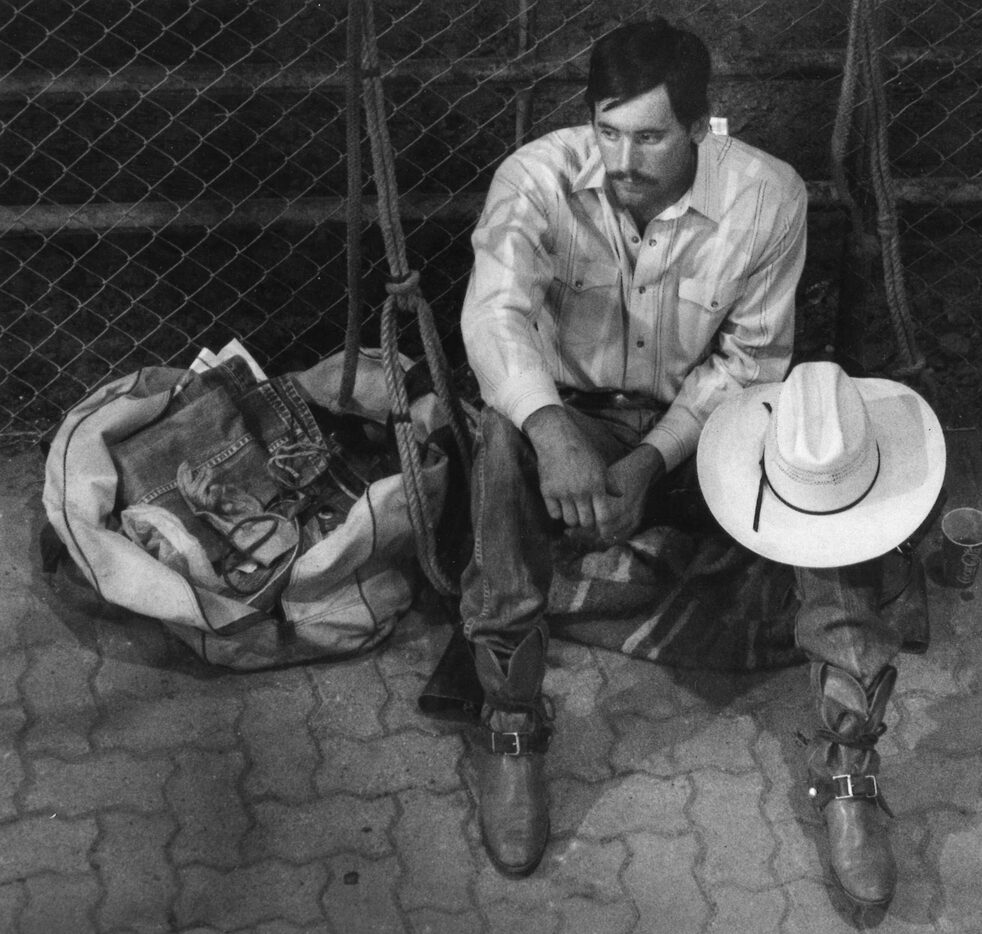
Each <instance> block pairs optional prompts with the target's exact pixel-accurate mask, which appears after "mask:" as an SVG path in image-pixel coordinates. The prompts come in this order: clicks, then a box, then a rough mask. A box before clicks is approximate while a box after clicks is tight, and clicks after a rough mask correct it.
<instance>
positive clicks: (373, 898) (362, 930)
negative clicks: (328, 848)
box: [321, 856, 405, 934]
mask: <svg viewBox="0 0 982 934" xmlns="http://www.w3.org/2000/svg"><path fill="white" fill-rule="evenodd" d="M328 866H329V869H330V881H329V883H328V885H327V886H326V888H325V890H324V893H323V896H322V899H321V902H322V905H323V908H324V912H325V913H326V915H327V918H328V919H329V920H330V921H331V923H332V924H333V925H334V927H335V929H336V930H337V931H339V932H343V934H379V932H382V931H402V930H404V929H405V926H404V924H403V919H402V917H401V915H400V912H399V907H398V903H397V900H396V894H395V890H396V886H397V885H398V881H399V874H400V867H399V864H398V862H397V860H396V859H395V857H391V856H390V857H387V858H386V859H383V860H377V861H372V860H366V859H365V858H364V857H361V856H336V857H334V858H333V859H332V860H330V862H329V864H328Z"/></svg>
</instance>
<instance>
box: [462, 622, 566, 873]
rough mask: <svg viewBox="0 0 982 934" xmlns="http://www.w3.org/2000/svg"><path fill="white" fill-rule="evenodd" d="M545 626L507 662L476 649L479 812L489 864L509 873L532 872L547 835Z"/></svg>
mask: <svg viewBox="0 0 982 934" xmlns="http://www.w3.org/2000/svg"><path fill="white" fill-rule="evenodd" d="M547 641H548V637H547V635H546V630H545V628H544V627H541V626H540V627H537V628H536V629H533V630H532V632H530V633H529V634H528V635H527V636H526V637H525V639H523V640H522V642H521V643H520V644H519V646H518V648H517V649H515V651H514V653H513V654H512V656H511V658H510V659H509V660H508V662H507V663H506V664H505V663H503V662H502V660H501V659H500V658H499V657H498V656H497V655H495V653H494V652H493V651H492V650H491V649H489V648H488V647H487V646H485V645H482V644H477V645H476V646H475V662H476V665H477V673H478V677H479V679H480V681H481V684H482V686H483V688H484V706H483V708H482V711H481V724H480V727H479V729H478V737H479V746H480V747H481V749H482V751H481V752H480V753H479V755H478V785H479V795H480V800H479V803H478V811H479V815H480V822H481V835H482V837H483V839H484V846H485V848H486V849H487V851H488V855H489V856H490V857H491V861H492V862H493V863H494V864H495V866H497V867H498V869H500V870H501V871H502V872H503V873H505V874H506V875H512V876H523V875H528V874H529V873H530V872H532V870H533V869H535V867H536V866H537V865H538V863H539V860H540V859H541V858H542V854H543V852H544V850H545V848H546V842H547V840H548V838H549V811H548V800H547V796H546V784H545V774H544V766H545V751H546V749H547V748H548V746H549V739H550V737H551V735H552V728H551V727H550V726H549V724H548V720H549V719H550V718H549V717H548V716H547V714H546V708H545V703H544V700H543V697H542V693H541V692H542V679H543V677H544V675H545V651H546V643H547Z"/></svg>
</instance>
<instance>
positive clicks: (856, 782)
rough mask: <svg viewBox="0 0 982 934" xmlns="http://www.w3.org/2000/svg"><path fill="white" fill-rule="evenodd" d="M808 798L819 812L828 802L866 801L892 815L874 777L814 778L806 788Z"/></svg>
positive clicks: (847, 775) (857, 775)
mask: <svg viewBox="0 0 982 934" xmlns="http://www.w3.org/2000/svg"><path fill="white" fill-rule="evenodd" d="M808 796H809V797H810V798H811V799H812V802H813V803H814V804H815V807H817V808H818V809H819V810H820V811H821V810H822V809H823V808H824V807H825V806H826V805H827V804H828V803H829V802H830V801H833V800H834V801H844V800H854V799H857V798H858V799H863V798H865V799H867V800H870V801H874V802H876V804H878V805H879V806H880V807H881V808H883V810H884V811H886V813H887V814H890V816H891V817H892V816H893V814H892V812H891V811H890V809H889V808H888V807H887V804H886V802H885V801H884V800H883V796H882V795H881V794H880V787H879V785H878V784H877V782H876V776H875V775H862V774H855V775H854V774H849V773H846V774H844V775H833V776H832V777H831V778H816V779H814V780H813V781H812V783H811V785H810V786H809V788H808Z"/></svg>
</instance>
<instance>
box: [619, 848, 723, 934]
mask: <svg viewBox="0 0 982 934" xmlns="http://www.w3.org/2000/svg"><path fill="white" fill-rule="evenodd" d="M627 844H628V847H629V848H630V851H631V857H630V864H629V865H628V867H627V869H626V870H625V871H624V886H625V888H626V889H627V891H628V893H629V894H630V896H631V898H632V900H633V902H634V904H635V906H636V907H637V910H638V914H639V919H640V920H639V923H638V930H639V931H651V932H656V931H693V932H696V931H701V930H702V929H703V927H704V925H705V924H706V922H707V921H708V920H709V918H710V916H711V906H710V902H709V899H708V898H707V897H706V895H705V894H704V893H703V891H702V890H701V889H700V887H699V885H698V883H697V882H696V878H695V874H694V872H693V867H694V866H695V865H696V863H697V862H698V860H699V859H700V857H701V850H702V847H701V846H700V843H699V840H698V838H697V836H696V835H695V834H694V833H689V834H685V835H683V836H678V837H666V836H659V835H657V834H652V833H637V834H630V835H629V836H628V837H627Z"/></svg>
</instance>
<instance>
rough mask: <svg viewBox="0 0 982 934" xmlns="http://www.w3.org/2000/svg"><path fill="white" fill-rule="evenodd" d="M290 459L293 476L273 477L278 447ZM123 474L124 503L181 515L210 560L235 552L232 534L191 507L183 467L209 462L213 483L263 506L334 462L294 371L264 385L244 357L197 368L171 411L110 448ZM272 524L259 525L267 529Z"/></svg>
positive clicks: (198, 466)
mask: <svg viewBox="0 0 982 934" xmlns="http://www.w3.org/2000/svg"><path fill="white" fill-rule="evenodd" d="M298 449H301V450H302V456H299V457H290V458H289V459H288V462H287V467H286V469H287V470H288V471H289V476H288V477H286V478H285V479H286V480H287V481H288V482H286V483H284V482H283V481H284V478H283V477H279V478H277V477H274V476H273V474H272V473H271V472H270V469H269V468H268V465H269V464H270V461H271V458H272V457H273V456H274V455H276V454H277V452H289V451H291V450H298ZM111 451H112V456H113V460H114V461H115V463H116V465H117V468H118V473H119V477H120V490H119V494H118V499H119V502H120V504H121V505H124V506H129V505H133V504H137V503H147V504H152V505H155V506H160V507H162V508H164V509H167V510H168V511H169V512H171V513H173V514H174V515H175V516H177V517H178V518H179V519H180V520H181V521H182V522H183V523H184V525H185V527H186V528H187V530H188V531H189V532H190V533H191V534H192V535H193V536H194V537H195V538H197V539H198V541H199V542H201V544H202V545H203V546H204V548H205V552H206V554H207V555H208V557H209V559H211V560H216V559H218V558H219V557H221V556H222V555H223V554H225V553H226V552H227V551H228V548H229V545H228V542H227V541H226V539H225V538H224V537H223V536H222V535H220V534H219V533H218V532H217V531H216V530H215V529H214V528H213V527H212V525H211V524H209V523H208V522H206V521H204V520H203V519H202V515H204V512H202V511H195V510H192V509H191V507H190V506H189V505H188V503H187V502H186V500H185V498H184V497H183V496H182V495H181V491H180V489H179V487H178V479H177V477H178V468H179V467H180V466H181V464H182V463H187V464H188V465H189V466H190V467H191V468H192V469H193V470H196V471H197V470H200V469H202V468H208V469H209V470H211V471H212V474H213V477H214V482H215V483H216V484H218V485H221V484H226V485H228V487H229V488H230V489H232V488H234V489H237V490H239V491H241V492H242V493H244V494H246V495H248V496H250V497H253V498H255V499H256V500H258V502H259V503H260V504H261V505H262V507H264V508H265V507H268V506H270V505H271V504H272V503H273V502H274V501H275V500H276V499H277V498H278V497H280V496H282V494H283V490H284V487H287V488H291V487H292V488H294V489H299V488H301V487H303V486H305V485H307V484H309V483H311V482H312V481H314V480H315V479H316V478H317V477H318V476H320V475H321V474H322V473H323V472H324V469H325V467H326V465H327V459H326V449H325V442H324V438H323V436H322V433H321V431H320V429H319V428H318V425H317V423H316V421H315V419H314V416H313V415H312V413H311V410H310V408H309V406H308V405H307V403H306V401H305V399H304V395H303V393H302V391H301V389H300V387H299V386H298V384H297V383H296V381H295V380H294V378H293V377H291V376H282V377H277V378H276V379H272V380H269V381H268V382H264V383H257V382H256V380H255V377H254V376H253V375H252V372H251V371H250V369H249V367H248V366H247V364H246V363H245V361H243V360H242V359H241V358H240V357H232V358H231V359H229V360H228V361H226V362H225V363H223V364H221V365H220V366H217V367H215V368H214V369H211V370H208V371H207V372H205V373H204V374H200V375H199V374H196V373H195V374H190V375H189V376H188V378H187V381H186V384H185V385H184V386H183V388H182V389H181V391H180V392H178V393H177V394H176V395H175V396H173V397H172V399H171V401H170V403H169V404H168V406H167V409H166V413H165V416H164V417H163V418H161V419H159V420H158V421H156V422H154V423H152V424H150V425H148V426H147V427H145V428H143V429H141V430H140V431H139V432H137V433H136V434H135V435H133V436H132V437H131V438H127V439H124V440H122V441H120V442H118V443H116V444H114V445H112V447H111ZM268 526H269V523H268V522H267V523H266V524H265V526H264V525H262V524H260V525H257V530H256V531H257V533H258V534H260V535H262V534H263V529H264V528H267V527H268Z"/></svg>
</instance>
